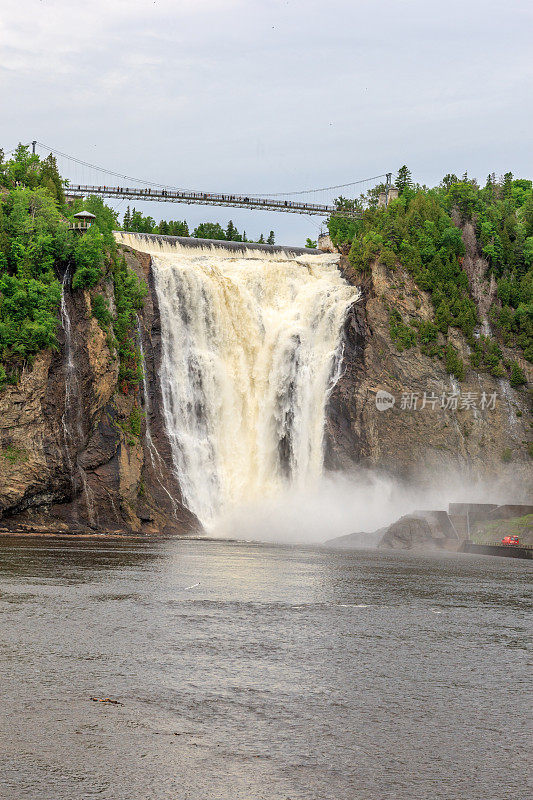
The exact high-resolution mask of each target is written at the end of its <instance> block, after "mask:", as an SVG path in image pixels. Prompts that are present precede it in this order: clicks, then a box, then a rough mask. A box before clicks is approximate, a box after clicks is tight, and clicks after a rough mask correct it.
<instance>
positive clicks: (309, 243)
mask: <svg viewBox="0 0 533 800" xmlns="http://www.w3.org/2000/svg"><path fill="white" fill-rule="evenodd" d="M316 245H317V243H316V242H315V241H314V239H310V238H309V236H308V237H307V239H306V240H305V246H306V247H311V248H313V249H316Z"/></svg>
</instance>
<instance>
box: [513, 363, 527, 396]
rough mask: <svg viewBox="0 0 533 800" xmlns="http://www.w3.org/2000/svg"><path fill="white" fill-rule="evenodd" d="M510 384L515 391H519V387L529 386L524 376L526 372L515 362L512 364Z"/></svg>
mask: <svg viewBox="0 0 533 800" xmlns="http://www.w3.org/2000/svg"><path fill="white" fill-rule="evenodd" d="M509 383H510V384H511V386H512V387H513V389H517V388H518V387H519V386H525V385H526V384H527V379H526V376H525V374H524V371H523V370H522V369H521V368H520V366H519V365H518V364H517V363H516V361H513V363H512V364H511V375H510V378H509Z"/></svg>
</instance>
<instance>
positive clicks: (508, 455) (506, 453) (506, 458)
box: [502, 447, 513, 464]
mask: <svg viewBox="0 0 533 800" xmlns="http://www.w3.org/2000/svg"><path fill="white" fill-rule="evenodd" d="M512 458H513V454H512V452H511V448H510V447H505V448H504V450H503V451H502V461H503V463H504V464H508V463H509V462H510V461H511V460H512Z"/></svg>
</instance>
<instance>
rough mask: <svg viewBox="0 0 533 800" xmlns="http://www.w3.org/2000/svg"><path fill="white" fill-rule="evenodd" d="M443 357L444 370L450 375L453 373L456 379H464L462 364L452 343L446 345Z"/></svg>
mask: <svg viewBox="0 0 533 800" xmlns="http://www.w3.org/2000/svg"><path fill="white" fill-rule="evenodd" d="M444 358H445V366H446V372H448V373H449V374H450V375H455V377H456V378H457V380H458V381H464V379H465V368H464V364H463V362H462V359H461V358H460V357H459V354H458V352H457V350H456V349H455V347H454V346H453V345H451V344H448V345H446V350H445V352H444Z"/></svg>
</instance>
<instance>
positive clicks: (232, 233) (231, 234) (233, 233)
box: [226, 219, 239, 242]
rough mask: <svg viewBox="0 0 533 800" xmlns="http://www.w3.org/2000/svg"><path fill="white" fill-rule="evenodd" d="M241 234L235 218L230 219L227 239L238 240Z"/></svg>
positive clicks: (229, 240) (230, 240)
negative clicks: (235, 223)
mask: <svg viewBox="0 0 533 800" xmlns="http://www.w3.org/2000/svg"><path fill="white" fill-rule="evenodd" d="M238 236H239V231H238V230H237V228H236V227H235V225H234V224H233V220H231V219H230V221H229V222H228V227H227V228H226V239H227V241H228V242H237V241H238V238H237V237H238Z"/></svg>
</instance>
